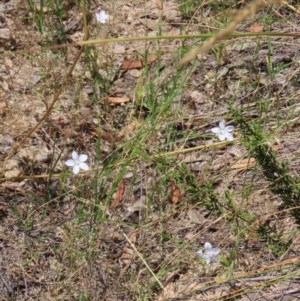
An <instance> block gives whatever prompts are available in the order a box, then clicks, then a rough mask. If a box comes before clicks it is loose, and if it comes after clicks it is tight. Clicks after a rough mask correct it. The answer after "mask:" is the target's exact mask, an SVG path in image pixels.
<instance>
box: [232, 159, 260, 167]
mask: <svg viewBox="0 0 300 301" xmlns="http://www.w3.org/2000/svg"><path fill="white" fill-rule="evenodd" d="M255 163H256V161H255V159H254V158H246V159H242V160H239V161H237V162H235V163H233V164H232V165H231V168H232V169H246V168H249V167H252V166H253V165H254V164H255Z"/></svg>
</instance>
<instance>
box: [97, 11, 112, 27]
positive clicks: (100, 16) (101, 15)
mask: <svg viewBox="0 0 300 301" xmlns="http://www.w3.org/2000/svg"><path fill="white" fill-rule="evenodd" d="M108 19H109V15H108V14H107V13H106V12H105V11H104V10H101V11H100V12H98V13H96V20H97V21H98V22H100V23H102V24H104V23H106V21H107V20H108Z"/></svg>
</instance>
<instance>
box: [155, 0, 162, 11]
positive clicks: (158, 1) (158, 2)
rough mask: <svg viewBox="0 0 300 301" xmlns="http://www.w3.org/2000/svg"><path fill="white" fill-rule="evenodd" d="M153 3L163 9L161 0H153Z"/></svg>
mask: <svg viewBox="0 0 300 301" xmlns="http://www.w3.org/2000/svg"><path fill="white" fill-rule="evenodd" d="M155 4H156V6H157V8H158V9H161V10H163V0H155Z"/></svg>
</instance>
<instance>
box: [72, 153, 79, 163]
mask: <svg viewBox="0 0 300 301" xmlns="http://www.w3.org/2000/svg"><path fill="white" fill-rule="evenodd" d="M72 159H73V160H74V161H76V160H78V154H77V152H76V151H72Z"/></svg>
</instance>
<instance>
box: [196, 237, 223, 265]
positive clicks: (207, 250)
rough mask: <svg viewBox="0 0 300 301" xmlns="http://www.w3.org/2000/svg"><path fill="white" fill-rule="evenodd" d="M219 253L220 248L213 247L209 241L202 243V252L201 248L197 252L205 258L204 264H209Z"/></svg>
mask: <svg viewBox="0 0 300 301" xmlns="http://www.w3.org/2000/svg"><path fill="white" fill-rule="evenodd" d="M219 253H220V249H218V248H213V247H212V245H211V243H209V242H206V243H205V244H204V252H203V251H202V250H200V251H198V252H197V254H198V255H199V256H200V257H201V258H202V259H204V260H205V262H206V264H210V263H211V262H213V261H215V259H216V257H217V255H218V254H219Z"/></svg>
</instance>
